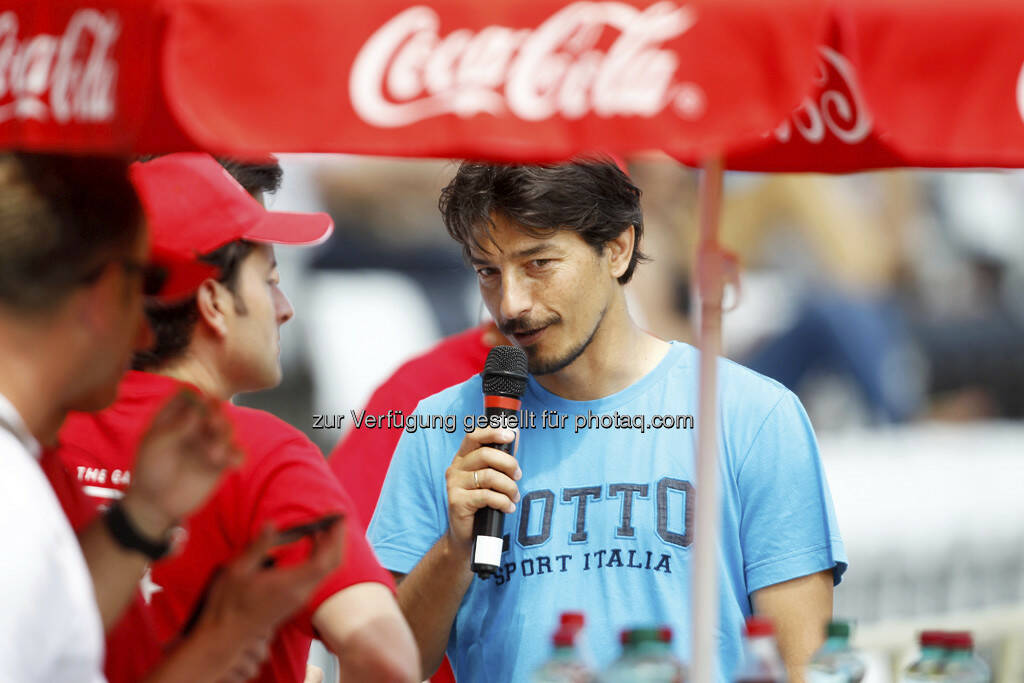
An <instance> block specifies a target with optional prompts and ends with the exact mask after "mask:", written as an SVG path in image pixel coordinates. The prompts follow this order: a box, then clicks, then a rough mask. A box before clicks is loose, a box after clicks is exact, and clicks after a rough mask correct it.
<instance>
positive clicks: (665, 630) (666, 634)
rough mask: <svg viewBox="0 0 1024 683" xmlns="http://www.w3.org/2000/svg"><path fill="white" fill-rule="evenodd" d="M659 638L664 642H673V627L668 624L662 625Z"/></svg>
mask: <svg viewBox="0 0 1024 683" xmlns="http://www.w3.org/2000/svg"><path fill="white" fill-rule="evenodd" d="M658 640H659V641H661V642H663V643H671V642H672V629H671V628H669V627H668V626H662V627H661V628H659V629H658Z"/></svg>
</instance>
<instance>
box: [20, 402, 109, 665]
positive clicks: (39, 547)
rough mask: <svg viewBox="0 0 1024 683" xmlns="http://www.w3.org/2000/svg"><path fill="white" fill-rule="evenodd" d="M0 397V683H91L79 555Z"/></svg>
mask: <svg viewBox="0 0 1024 683" xmlns="http://www.w3.org/2000/svg"><path fill="white" fill-rule="evenodd" d="M39 455H40V448H39V443H38V442H37V441H36V440H35V439H34V438H33V437H32V435H31V434H30V433H29V432H28V429H27V428H26V427H25V424H24V422H23V421H22V419H21V416H20V415H19V414H18V411H17V410H16V409H15V408H14V406H13V405H12V404H11V402H10V401H8V400H7V399H6V398H5V397H4V396H3V395H2V394H0V683H36V682H39V683H44V682H45V683H54V682H56V681H59V682H60V683H77V682H79V681H81V682H83V683H97V682H102V681H104V680H105V679H104V677H103V673H102V672H103V623H102V620H101V618H100V613H99V608H98V607H97V605H96V593H95V591H94V589H93V585H92V578H91V577H90V576H89V570H88V567H87V566H86V564H85V557H83V555H82V549H81V547H80V546H79V545H78V539H77V538H76V537H75V534H74V532H73V531H72V530H71V525H70V524H69V523H68V520H67V517H65V516H64V511H63V510H62V509H61V507H60V503H59V502H58V501H57V496H56V495H55V494H54V492H53V489H52V488H51V487H50V483H49V482H48V481H47V479H46V476H45V475H44V474H43V470H42V468H40V466H39Z"/></svg>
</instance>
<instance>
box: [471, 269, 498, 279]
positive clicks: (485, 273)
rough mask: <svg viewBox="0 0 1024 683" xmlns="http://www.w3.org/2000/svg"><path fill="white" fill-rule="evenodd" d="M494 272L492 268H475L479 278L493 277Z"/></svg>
mask: <svg viewBox="0 0 1024 683" xmlns="http://www.w3.org/2000/svg"><path fill="white" fill-rule="evenodd" d="M495 272H496V271H495V270H494V268H477V269H476V274H477V275H478V276H480V277H490V276H492V275H494V273H495Z"/></svg>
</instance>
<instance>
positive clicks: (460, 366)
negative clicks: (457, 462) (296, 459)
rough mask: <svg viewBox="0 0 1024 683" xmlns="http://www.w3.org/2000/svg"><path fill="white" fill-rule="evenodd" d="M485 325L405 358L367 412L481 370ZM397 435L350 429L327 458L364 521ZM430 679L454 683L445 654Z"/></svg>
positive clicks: (409, 400) (410, 404)
mask: <svg viewBox="0 0 1024 683" xmlns="http://www.w3.org/2000/svg"><path fill="white" fill-rule="evenodd" d="M488 326H489V324H485V325H481V326H478V327H474V328H471V329H469V330H466V331H465V332H460V333H459V334H456V335H453V336H451V337H446V338H445V339H443V340H442V341H441V342H440V343H439V344H438V345H437V346H435V347H434V348H432V349H430V350H429V351H427V352H426V353H424V354H422V355H420V356H416V357H415V358H413V359H412V360H409V361H407V362H406V363H405V364H403V365H402V366H401V367H400V368H398V370H396V371H395V373H394V374H393V375H391V377H389V378H388V379H387V381H386V382H384V384H382V385H380V387H378V388H377V390H376V391H375V392H373V396H371V397H370V402H369V403H367V404H366V409H365V410H366V414H367V415H384V414H387V412H388V410H401V411H402V413H403V414H404V415H405V416H408V415H409V414H410V413H412V412H413V410H414V409H415V408H416V404H417V403H419V402H420V401H421V400H423V399H425V398H426V397H427V396H431V395H433V394H436V393H437V392H439V391H441V390H442V389H447V388H448V387H450V386H453V385H455V384H459V383H460V382H464V381H465V380H467V379H469V378H470V377H472V376H473V375H475V374H477V373H478V372H480V371H481V370H483V369H484V362H485V361H486V360H487V354H488V352H489V351H490V350H491V346H490V345H489V344H486V343H485V342H484V332H485V331H486V329H487V328H488ZM401 436H402V430H401V429H386V428H374V429H352V430H350V431H349V433H348V434H346V435H345V438H344V439H342V440H341V442H340V443H339V444H338V445H337V446H336V447H335V449H334V451H332V453H331V456H330V459H329V460H328V463H329V464H330V466H331V469H332V470H333V471H334V474H336V475H337V476H338V480H339V481H341V482H345V483H347V484H348V486H349V488H350V489H351V490H352V499H353V501H354V502H355V505H356V510H357V511H358V513H359V515H360V518H361V519H362V520H363V521H364V522H369V520H370V518H371V517H372V516H373V509H374V508H375V507H377V498H379V497H380V489H381V486H383V485H384V477H385V475H386V474H387V473H388V465H390V464H391V456H392V455H393V454H394V452H395V446H397V445H398V439H399V438H400V437H401ZM452 455H454V453H453V454H452ZM430 680H431V681H432V683H454V681H455V677H454V676H453V675H452V670H451V667H450V666H449V664H448V660H447V659H445V661H444V662H443V663H442V664H441V668H440V669H438V671H437V673H435V674H434V675H433V676H432V677H431V679H430Z"/></svg>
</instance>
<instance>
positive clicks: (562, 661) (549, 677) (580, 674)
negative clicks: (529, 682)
mask: <svg viewBox="0 0 1024 683" xmlns="http://www.w3.org/2000/svg"><path fill="white" fill-rule="evenodd" d="M577 633H579V630H578V629H576V628H573V627H572V626H570V627H568V628H567V627H565V626H560V627H559V629H558V630H557V631H555V634H554V635H553V636H552V637H551V644H552V645H553V646H554V650H553V651H552V653H551V657H549V658H548V660H547V661H546V662H544V664H542V665H541V667H540V668H539V669H537V671H535V672H534V674H533V683H592V681H593V680H594V672H593V671H592V670H591V668H590V667H589V666H587V664H586V663H585V662H584V661H583V659H582V658H581V657H580V655H579V653H578V652H577V651H576V634H577Z"/></svg>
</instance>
